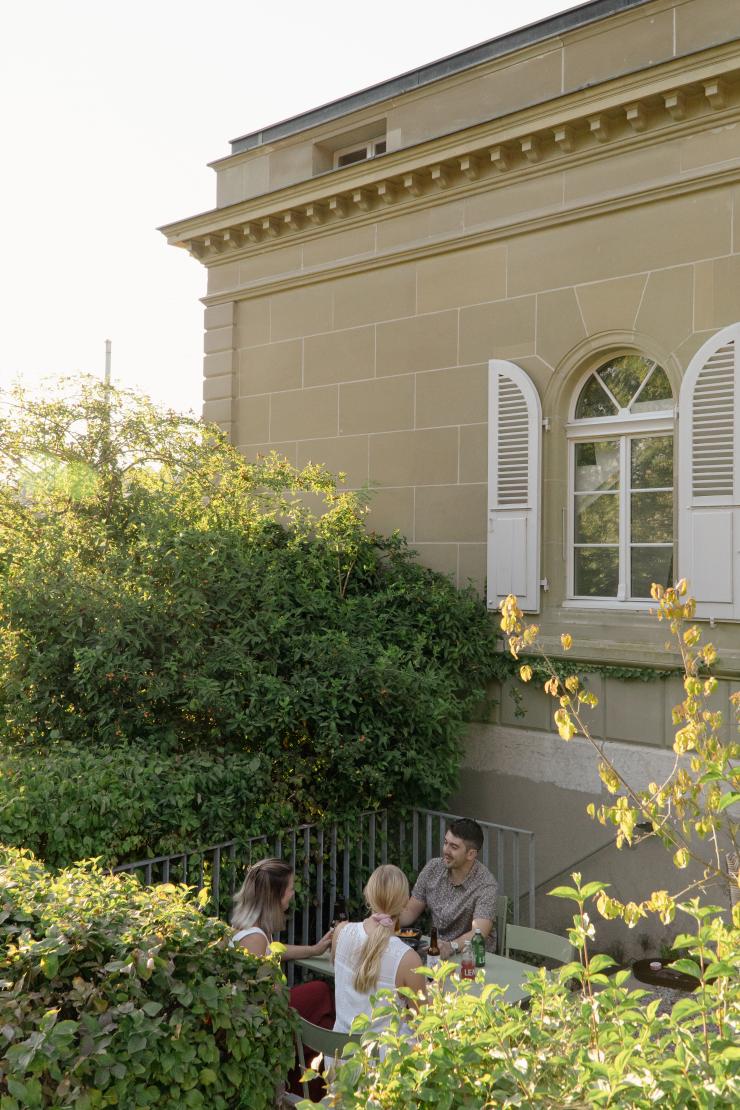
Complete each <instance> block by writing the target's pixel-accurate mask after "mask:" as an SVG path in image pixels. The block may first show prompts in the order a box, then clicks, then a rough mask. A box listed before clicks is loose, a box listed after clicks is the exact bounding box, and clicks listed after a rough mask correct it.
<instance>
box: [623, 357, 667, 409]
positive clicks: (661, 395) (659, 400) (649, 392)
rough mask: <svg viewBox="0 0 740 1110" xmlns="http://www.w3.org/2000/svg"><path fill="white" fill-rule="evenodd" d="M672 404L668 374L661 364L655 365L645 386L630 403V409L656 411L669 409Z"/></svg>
mask: <svg viewBox="0 0 740 1110" xmlns="http://www.w3.org/2000/svg"><path fill="white" fill-rule="evenodd" d="M672 405H673V393H672V392H671V383H670V382H669V381H668V375H667V374H666V372H665V370H664V369H663V367H662V366H656V367H655V369H654V370H653V372H652V374H651V375H650V377H649V378H648V380H647V382H646V383H645V387H644V389H643V391H642V393H641V394H640V396H639V397H638V399H637V400H636V401H635V403H634V404H633V405H632V411H633V412H635V413H637V412H656V411H659V410H660V409H669V408H671V406H672Z"/></svg>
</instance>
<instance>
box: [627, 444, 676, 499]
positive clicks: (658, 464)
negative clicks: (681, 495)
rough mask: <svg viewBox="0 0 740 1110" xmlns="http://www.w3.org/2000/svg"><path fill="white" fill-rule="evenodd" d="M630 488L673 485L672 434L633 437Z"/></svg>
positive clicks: (658, 487)
mask: <svg viewBox="0 0 740 1110" xmlns="http://www.w3.org/2000/svg"><path fill="white" fill-rule="evenodd" d="M631 450H632V488H633V489H651V488H657V489H666V488H672V486H673V436H643V437H641V438H640V439H633V440H632V443H631Z"/></svg>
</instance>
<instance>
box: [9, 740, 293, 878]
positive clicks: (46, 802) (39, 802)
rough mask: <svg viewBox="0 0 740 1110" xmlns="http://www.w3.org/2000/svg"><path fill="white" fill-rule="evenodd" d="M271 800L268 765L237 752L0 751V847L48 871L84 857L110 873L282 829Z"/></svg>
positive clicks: (128, 748)
mask: <svg viewBox="0 0 740 1110" xmlns="http://www.w3.org/2000/svg"><path fill="white" fill-rule="evenodd" d="M278 798H279V791H278V789H277V786H276V785H273V784H271V783H270V782H269V781H268V778H267V764H266V761H263V760H261V759H260V757H259V756H257V755H250V754H249V753H245V752H238V751H235V752H230V753H228V754H226V755H225V754H224V752H222V751H218V750H217V751H215V752H209V751H201V750H198V749H194V750H187V751H184V752H175V753H172V754H169V753H167V752H165V751H161V750H159V749H158V748H156V747H150V746H148V745H144V744H135V743H132V744H125V743H122V744H120V745H118V746H116V747H110V748H109V747H105V748H102V749H96V748H93V747H90V746H89V745H79V744H74V743H62V742H60V741H56V742H54V743H50V744H49V745H28V744H25V745H11V744H2V743H0V843H3V844H9V845H15V846H17V847H26V848H30V849H31V851H32V852H33V853H34V854H35V855H37V856H39V857H41V858H42V859H43V860H44V861H45V862H46V863H47V864H48V865H49V866H50V867H66V866H67V865H68V864H70V863H72V862H74V861H75V860H79V859H85V858H88V857H91V856H96V857H97V858H98V859H99V860H100V862H101V863H102V864H103V865H105V866H115V864H117V863H120V862H122V861H124V860H133V859H147V858H150V857H151V856H157V855H166V854H168V853H173V852H178V851H182V850H183V848H185V847H191V846H193V845H197V844H201V845H208V844H217V843H219V842H221V841H225V840H230V839H232V838H239V837H246V836H248V835H253V834H255V833H257V832H262V831H264V829H265V828H280V827H281V825H282V824H284V823H285V822H286V821H287V820H289V819H290V809H289V808H288V807H281V806H280V804H279V801H278Z"/></svg>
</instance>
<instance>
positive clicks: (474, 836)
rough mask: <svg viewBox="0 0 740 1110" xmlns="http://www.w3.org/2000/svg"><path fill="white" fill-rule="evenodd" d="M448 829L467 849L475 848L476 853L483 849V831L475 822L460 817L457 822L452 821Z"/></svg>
mask: <svg viewBox="0 0 740 1110" xmlns="http://www.w3.org/2000/svg"><path fill="white" fill-rule="evenodd" d="M448 827H449V831H450V832H451V833H452V835H453V836H456V837H457V838H458V840H464V841H465V843H466V844H467V846H468V848H475V850H476V852H480V850H481V848H482V847H483V829H482V828H481V827H480V825H479V824H478V822H477V821H473V820H471V818H470V817H461V818H460V820H459V821H453V822H452V824H451V825H449V826H448Z"/></svg>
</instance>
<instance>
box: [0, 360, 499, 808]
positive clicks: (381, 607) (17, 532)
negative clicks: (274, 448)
mask: <svg viewBox="0 0 740 1110" xmlns="http://www.w3.org/2000/svg"><path fill="white" fill-rule="evenodd" d="M366 511H367V508H366V504H365V501H364V499H363V498H362V497H361V496H359V495H358V494H356V493H352V492H348V491H345V490H343V489H342V488H341V485H340V484H339V483H338V481H337V479H336V478H335V477H334V476H332V475H331V474H329V473H328V472H327V471H326V470H325V469H324V468H323V467H321V466H308V467H305V468H303V469H302V470H297V469H295V468H294V467H292V466H291V465H290V464H289V463H288V462H287V460H285V459H281V458H279V457H277V456H276V455H271V456H269V457H267V458H264V459H261V460H260V461H258V462H256V463H253V464H250V463H247V462H246V461H245V460H244V458H243V457H242V456H241V455H240V454H239V452H238V451H236V450H235V449H234V448H233V447H232V446H231V445H230V444H229V443H228V442H227V441H226V439H225V437H224V436H223V435H222V434H221V433H220V432H219V431H218V429H216V428H213V427H211V426H206V425H204V424H202V423H200V422H199V421H196V420H192V419H187V418H183V417H181V416H179V415H177V414H175V413H171V412H164V411H161V410H160V409H158V408H156V407H155V406H153V405H152V404H151V403H150V402H148V401H147V400H146V399H144V398H143V397H141V396H137V395H135V394H132V393H129V392H125V391H117V390H114V389H112V388H111V387H106V386H105V385H103V384H101V383H99V382H96V381H94V380H91V379H84V380H82V381H81V382H79V381H78V382H66V383H62V385H61V386H60V388H59V389H57V390H56V391H52V392H50V393H49V394H48V395H46V396H44V397H32V396H29V395H28V394H27V393H25V392H23V391H22V390H16V391H15V392H14V393H13V394H11V395H9V396H8V397H7V398H6V399H5V404H4V406H3V410H2V419H1V420H0V698H1V699H2V702H3V708H4V711H5V712H4V717H5V722H6V723H5V726H4V728H5V735H6V737H7V738H8V739H9V740H11V739H12V740H14V741H16V742H23V743H27V742H28V741H29V740H31V741H33V742H36V743H43V744H46V745H50V744H58V743H69V742H75V743H77V744H83V745H84V744H90V745H93V746H96V747H99V746H100V745H115V744H117V743H122V742H125V741H136V742H138V743H141V744H145V745H155V746H157V747H158V748H159V749H162V750H169V751H172V752H181V751H186V750H187V749H188V748H194V747H198V748H204V747H205V748H210V749H212V750H216V749H218V750H219V751H220V752H221V753H223V751H224V750H226V751H228V750H232V749H238V750H240V751H243V752H247V753H252V754H254V755H255V756H258V757H259V760H260V765H259V768H258V769H256V770H253V772H252V773H254V774H257V775H259V774H261V775H263V777H264V782H265V784H266V789H267V790H268V791H271V792H272V793H274V794H276V795H277V794H282V797H283V799H284V801H285V802H286V804H288V805H290V806H293V808H294V810H295V811H296V812H297V813H300V814H301V815H311V816H316V815H321V814H326V813H329V812H343V811H345V812H349V811H351V810H352V809H353V808H356V807H357V806H358V804H362V805H364V806H371V805H376V804H378V803H382V802H385V801H387V800H390V799H394V800H396V801H400V802H411V801H413V802H415V803H425V802H426V803H432V804H436V803H438V802H440V801H441V800H442V799H444V797H445V796H446V795H448V794H449V792H450V790H451V788H452V787H453V784H454V781H455V776H456V772H457V767H458V763H459V739H460V735H461V732H462V729H463V726H464V722H465V718H466V715H467V714H468V712H469V711H470V709H471V707H472V706H473V705H474V704H475V703H477V702H478V700H479V699H480V697H481V695H482V693H483V691H484V689H485V683H486V680H487V678H488V676H489V674H490V673H491V665H492V663H491V660H492V657H493V646H494V637H495V633H494V630H493V629H492V627H491V622H490V621H489V619H488V618H487V615H486V613H485V610H484V608H483V606H482V605H481V603H480V601H479V600H478V598H477V597H476V596H475V595H474V593H473V592H472V591H457V590H456V589H455V588H454V587H453V586H452V585H451V583H450V582H449V581H448V580H447V579H446V578H444V577H443V576H441V575H438V574H435V573H433V572H432V571H429V570H426V569H424V568H422V567H421V566H420V565H418V564H417V563H416V562H415V561H414V559H413V557H412V555H411V553H410V552H409V551H408V550H407V548H406V546H405V544H404V541H403V540H402V539H401V538H400V537H399V536H397V535H396V536H393V537H390V538H384V537H381V536H378V535H376V534H373V533H368V532H367V531H366V527H365V515H366ZM430 752H434V758H433V759H429V758H428V756H429V753H430Z"/></svg>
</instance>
